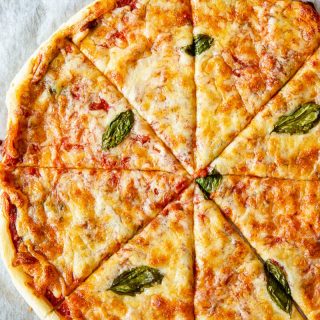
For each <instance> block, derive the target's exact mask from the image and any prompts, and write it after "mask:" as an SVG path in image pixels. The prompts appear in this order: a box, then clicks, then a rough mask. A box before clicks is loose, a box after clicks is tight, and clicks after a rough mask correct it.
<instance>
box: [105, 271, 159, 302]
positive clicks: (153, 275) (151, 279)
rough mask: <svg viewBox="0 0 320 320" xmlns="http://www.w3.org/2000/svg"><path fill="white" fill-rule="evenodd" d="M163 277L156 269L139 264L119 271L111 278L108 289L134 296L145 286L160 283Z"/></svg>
mask: <svg viewBox="0 0 320 320" xmlns="http://www.w3.org/2000/svg"><path fill="white" fill-rule="evenodd" d="M163 277H164V276H163V275H162V274H161V273H160V271H159V270H158V269H155V268H151V267H148V266H140V267H136V268H133V269H131V270H128V271H124V272H123V273H121V274H120V275H119V276H118V277H117V278H115V279H114V280H113V283H112V285H111V287H110V288H109V290H111V291H113V292H114V293H117V294H119V295H129V296H135V295H136V294H137V293H141V292H143V290H144V289H145V288H148V287H151V286H153V285H154V284H157V283H158V284H160V283H161V282H162V279H163Z"/></svg>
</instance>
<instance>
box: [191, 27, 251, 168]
mask: <svg viewBox="0 0 320 320" xmlns="http://www.w3.org/2000/svg"><path fill="white" fill-rule="evenodd" d="M195 32H196V33H199V34H203V33H202V32H201V28H196V29H195ZM195 79H196V84H197V129H196V148H195V160H196V168H197V170H200V169H202V168H205V167H206V166H208V165H209V164H210V162H211V161H212V160H213V159H215V158H216V157H217V156H218V155H219V154H220V153H221V152H222V150H223V149H224V148H225V147H226V146H227V145H228V144H229V143H230V142H231V141H232V139H234V137H235V136H236V135H237V134H238V133H239V132H240V131H241V130H242V129H243V128H244V126H245V125H246V124H247V123H248V122H249V121H250V119H251V118H252V116H253V114H252V113H250V110H248V109H247V108H246V106H245V104H244V103H243V102H242V99H241V96H240V95H239V93H238V90H237V88H236V85H235V81H234V79H233V77H232V70H231V68H230V67H229V66H228V65H227V64H226V63H225V61H224V60H223V57H222V55H221V48H220V47H219V45H218V44H217V43H214V44H212V45H211V47H210V48H208V49H207V50H206V51H204V52H203V53H201V54H200V55H198V56H197V57H196V60H195Z"/></svg>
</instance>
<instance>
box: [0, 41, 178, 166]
mask: <svg viewBox="0 0 320 320" xmlns="http://www.w3.org/2000/svg"><path fill="white" fill-rule="evenodd" d="M16 94H17V96H18V98H17V99H18V103H19V104H20V105H19V110H18V111H17V112H16V113H15V114H12V115H11V117H13V119H12V120H11V122H9V127H8V132H9V134H8V138H7V142H6V146H5V156H4V161H5V163H8V164H12V158H14V159H15V162H18V165H24V166H26V165H27V166H34V165H36V166H38V165H39V166H41V167H69V168H107V169H114V168H124V169H139V170H145V169H149V170H150V169H151V170H163V171H170V172H174V171H176V170H181V169H182V167H181V166H180V165H179V164H178V162H177V160H176V159H174V157H173V156H172V155H171V154H170V151H168V150H167V149H166V148H165V146H164V145H163V143H162V142H161V141H160V140H159V138H158V137H157V136H156V135H155V133H154V132H153V130H152V129H151V128H150V127H149V125H148V124H147V123H146V122H145V121H144V120H143V119H142V118H141V117H140V116H139V115H138V114H137V113H136V112H134V118H135V122H134V126H133V128H132V130H131V131H130V134H129V135H128V136H127V137H126V138H125V139H124V141H122V143H120V144H119V145H118V146H117V147H114V148H112V149H110V150H108V151H103V150H102V149H101V143H102V135H103V133H104V132H105V131H106V129H107V128H108V126H109V124H110V123H111V121H112V120H114V118H115V117H116V116H117V115H118V114H120V113H121V112H123V111H126V110H128V109H130V105H129V104H128V102H127V101H126V100H125V99H124V98H123V96H122V95H121V94H120V93H119V92H118V91H117V90H116V89H115V88H114V87H113V86H112V85H111V83H110V82H109V81H108V80H107V79H106V78H105V77H104V76H103V75H102V74H101V73H100V72H99V71H98V70H97V69H96V68H95V67H94V66H93V65H92V64H91V63H90V62H89V61H88V60H87V59H86V58H85V56H84V55H83V54H81V53H80V52H79V50H78V49H77V48H76V47H75V46H74V45H71V44H67V45H66V46H65V47H64V49H61V52H60V53H59V54H58V55H57V57H56V58H55V59H54V60H53V61H52V62H51V64H50V65H49V67H48V70H47V72H46V74H45V76H44V77H43V78H42V79H41V80H40V82H38V83H37V84H32V83H29V84H28V88H24V87H22V88H20V90H18V91H17V93H16ZM12 149H13V150H12Z"/></svg>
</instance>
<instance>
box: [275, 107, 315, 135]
mask: <svg viewBox="0 0 320 320" xmlns="http://www.w3.org/2000/svg"><path fill="white" fill-rule="evenodd" d="M319 119H320V105H318V104H316V103H314V102H308V103H305V104H302V105H300V106H299V107H298V108H297V109H296V110H295V111H293V112H292V113H290V114H289V115H286V116H282V117H280V118H279V120H278V121H277V122H276V124H275V125H274V128H273V130H272V132H276V133H289V134H291V135H292V134H305V133H308V132H309V131H310V130H311V129H312V128H313V127H315V126H316V125H317V123H318V122H319Z"/></svg>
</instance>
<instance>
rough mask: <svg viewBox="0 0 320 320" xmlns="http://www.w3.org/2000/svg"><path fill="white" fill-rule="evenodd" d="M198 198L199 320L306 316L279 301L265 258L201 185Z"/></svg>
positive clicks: (196, 245) (197, 299)
mask: <svg viewBox="0 0 320 320" xmlns="http://www.w3.org/2000/svg"><path fill="white" fill-rule="evenodd" d="M194 202H195V204H194V212H195V213H194V218H195V221H194V235H195V251H196V270H197V272H196V293H195V315H196V319H199V320H201V319H203V320H204V319H206V320H209V319H212V320H213V319H217V320H220V319H233V320H236V319H239V320H240V319H248V320H249V319H257V317H258V318H259V319H265V320H266V319H269V320H271V319H272V320H280V319H302V317H301V316H300V314H299V313H298V312H297V310H296V308H295V307H293V305H292V303H291V304H290V305H288V308H287V309H286V310H283V309H282V308H281V307H280V306H279V305H278V304H277V303H276V302H275V301H274V300H273V297H272V296H271V295H270V294H269V292H268V288H267V287H268V285H267V279H268V275H267V273H266V272H265V270H264V267H263V264H262V262H261V261H259V259H258V258H257V256H256V255H255V254H254V253H253V252H252V249H251V248H250V247H249V246H248V245H247V243H246V242H245V241H244V240H243V239H242V238H241V237H240V236H239V235H238V233H237V232H236V231H235V230H234V229H233V227H232V226H231V224H230V223H229V222H228V221H227V220H226V219H225V218H224V217H223V216H222V214H221V212H220V210H219V208H218V207H217V206H216V205H215V204H214V202H213V201H211V200H205V199H204V197H203V195H202V193H201V191H200V189H199V188H197V190H196V195H195V201H194ZM257 315H259V316H257Z"/></svg>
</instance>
